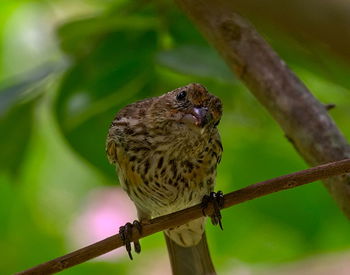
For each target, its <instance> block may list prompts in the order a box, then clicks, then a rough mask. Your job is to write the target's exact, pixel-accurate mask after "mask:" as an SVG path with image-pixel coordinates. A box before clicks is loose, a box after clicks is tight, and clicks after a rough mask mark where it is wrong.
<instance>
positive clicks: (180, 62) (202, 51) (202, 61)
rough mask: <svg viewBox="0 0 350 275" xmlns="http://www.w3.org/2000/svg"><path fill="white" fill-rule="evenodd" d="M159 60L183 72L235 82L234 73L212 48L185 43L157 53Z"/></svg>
mask: <svg viewBox="0 0 350 275" xmlns="http://www.w3.org/2000/svg"><path fill="white" fill-rule="evenodd" d="M157 60H158V62H159V63H160V64H161V65H163V66H167V67H169V68H171V69H173V70H175V71H178V72H181V73H183V74H190V75H195V76H200V77H206V78H216V79H218V80H221V81H225V82H229V83H230V82H231V83H233V82H235V78H234V76H233V73H232V72H231V71H230V70H229V68H228V67H227V65H226V64H225V63H224V61H223V60H222V59H221V58H220V57H219V55H218V54H217V53H216V52H215V51H214V50H213V49H211V48H209V47H205V46H197V45H184V46H181V47H178V48H175V49H171V50H168V51H162V52H160V53H159V54H158V55H157Z"/></svg>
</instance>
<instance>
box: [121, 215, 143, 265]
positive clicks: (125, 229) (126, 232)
mask: <svg viewBox="0 0 350 275" xmlns="http://www.w3.org/2000/svg"><path fill="white" fill-rule="evenodd" d="M134 227H135V228H136V229H137V231H138V232H139V233H140V234H141V231H142V225H141V223H140V222H139V221H137V220H135V221H133V223H132V224H131V223H129V222H128V223H126V224H125V225H124V226H121V227H119V236H120V238H121V240H122V241H123V243H124V245H125V248H126V251H128V255H129V258H130V260H132V254H131V237H132V230H133V228H134ZM134 250H135V252H136V253H140V252H141V245H140V242H139V240H135V241H134Z"/></svg>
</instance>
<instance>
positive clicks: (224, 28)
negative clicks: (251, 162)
mask: <svg viewBox="0 0 350 275" xmlns="http://www.w3.org/2000/svg"><path fill="white" fill-rule="evenodd" d="M176 2H177V3H178V4H179V5H180V6H181V7H182V8H183V10H184V11H185V12H186V13H187V14H188V16H189V17H190V18H191V19H192V20H193V21H194V23H195V24H196V25H197V26H198V27H199V29H200V30H201V31H202V32H203V34H204V35H205V36H206V37H207V39H208V40H209V42H211V43H212V44H213V45H214V46H215V47H216V48H217V50H218V51H219V52H220V54H221V55H222V56H223V58H224V59H225V61H226V62H227V63H228V65H229V66H230V68H231V69H232V71H233V72H235V74H236V75H237V77H239V78H240V79H241V80H242V81H243V82H244V84H245V85H246V86H247V87H248V88H249V89H250V91H251V92H252V93H253V94H254V96H255V97H256V98H257V99H258V100H259V101H260V103H261V104H262V105H264V107H265V108H266V109H267V110H268V111H269V112H270V114H271V115H272V116H273V118H274V119H275V120H276V121H277V122H278V123H279V125H280V126H281V128H282V129H283V131H284V132H285V135H286V137H287V138H288V140H289V141H291V143H292V144H293V145H294V147H295V149H296V150H297V151H298V153H299V154H300V155H301V156H302V157H303V158H304V159H305V160H306V161H307V162H308V163H309V164H310V165H311V166H315V165H319V164H322V163H327V162H331V161H335V160H340V159H344V158H349V157H350V146H349V144H348V143H347V141H346V140H345V138H344V136H343V135H342V133H341V132H340V131H339V129H338V128H337V127H336V125H335V123H334V122H333V120H332V119H331V118H330V117H329V115H328V113H327V110H326V108H325V107H324V105H323V104H321V103H320V102H319V101H318V100H317V99H316V98H315V97H314V96H313V95H312V94H311V93H310V92H309V91H308V89H307V88H306V87H305V85H304V84H303V83H302V82H301V81H300V80H299V79H298V78H297V77H296V76H295V75H294V74H293V73H292V72H291V71H290V70H289V68H288V67H287V66H286V65H285V63H284V62H283V61H282V60H281V59H280V58H279V57H278V55H277V54H276V53H275V52H274V51H273V49H272V48H271V47H270V46H269V45H268V44H267V43H266V41H265V40H264V39H263V38H262V37H261V36H260V35H259V34H258V33H257V31H256V30H255V29H254V28H253V27H252V26H251V25H250V24H249V23H248V22H247V21H246V20H245V19H243V18H242V17H241V16H239V15H238V14H236V13H235V12H234V8H233V7H234V6H235V1H228V0H176ZM325 185H326V187H327V189H328V191H329V192H330V193H331V195H332V196H333V197H334V199H335V200H336V201H337V203H338V205H339V206H340V207H341V209H342V210H343V211H344V213H345V214H346V215H347V216H348V218H350V177H341V178H340V177H338V178H332V179H328V180H326V181H325Z"/></svg>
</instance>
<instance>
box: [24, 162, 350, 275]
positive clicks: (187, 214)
mask: <svg viewBox="0 0 350 275" xmlns="http://www.w3.org/2000/svg"><path fill="white" fill-rule="evenodd" d="M346 173H350V159H345V160H341V161H337V162H332V163H328V164H324V165H320V166H317V167H313V168H310V169H306V170H302V171H298V172H295V173H292V174H289V175H284V176H280V177H277V178H274V179H270V180H267V181H263V182H259V183H256V184H253V185H249V186H247V187H245V188H242V189H239V190H237V191H234V192H231V193H228V194H226V195H225V196H224V200H225V203H224V207H223V208H227V207H231V206H233V205H236V204H239V203H242V202H245V201H248V200H252V199H256V198H259V197H262V196H265V195H268V194H271V193H274V192H278V191H283V190H286V189H290V188H294V187H297V186H300V185H303V184H307V183H310V182H313V181H316V180H320V179H325V178H329V177H333V176H336V175H338V176H339V175H345V174H346ZM212 212H213V208H212V205H209V206H208V208H207V209H206V213H207V214H209V213H212ZM201 216H203V214H202V207H201V205H200V204H197V205H195V206H192V207H190V208H187V209H184V210H181V211H178V212H175V213H172V214H169V215H166V216H161V217H158V218H155V219H152V220H150V221H149V223H147V224H143V226H142V234H139V233H138V231H137V230H136V229H135V230H133V234H132V236H133V240H134V239H138V238H143V237H146V236H149V235H151V234H154V233H156V232H159V231H163V230H165V229H167V228H169V227H175V226H179V225H182V224H185V223H187V222H189V221H191V220H194V219H197V218H199V217H201ZM121 246H123V242H122V241H121V239H120V237H119V234H116V235H113V236H111V237H109V238H106V239H104V240H102V241H99V242H97V243H94V244H92V245H89V246H87V247H84V248H81V249H79V250H76V251H74V252H72V253H69V254H67V255H64V256H62V257H59V258H56V259H54V260H51V261H48V262H46V263H43V264H40V265H37V266H35V267H33V268H31V269H28V270H25V271H22V272H19V273H17V275H29V274H31V275H32V274H38V275H39V274H52V273H56V272H60V271H62V270H64V269H66V268H69V267H72V266H75V265H78V264H80V263H83V262H85V261H88V260H90V259H93V258H95V257H98V256H100V255H102V254H105V253H107V252H109V251H111V250H113V249H116V248H118V247H121Z"/></svg>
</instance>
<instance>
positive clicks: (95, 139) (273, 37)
mask: <svg viewBox="0 0 350 275" xmlns="http://www.w3.org/2000/svg"><path fill="white" fill-rule="evenodd" d="M0 10H1V15H0V152H1V153H0V257H1V261H0V273H1V274H11V273H13V272H16V271H20V270H23V269H26V268H29V267H31V266H33V265H36V264H38V263H41V262H44V261H47V260H49V259H51V258H55V257H58V256H61V255H63V254H66V253H68V252H70V251H72V250H73V249H77V248H79V247H82V246H85V245H87V244H90V243H91V242H93V241H96V240H98V238H97V237H96V236H100V235H98V233H96V232H97V231H98V229H96V228H95V227H89V226H84V225H86V224H95V225H96V226H97V227H98V222H97V224H96V222H95V223H94V221H91V220H89V219H93V217H96V216H98V215H99V213H100V212H99V211H100V210H101V209H104V208H103V207H104V203H105V201H104V198H106V196H108V194H116V203H119V206H118V207H116V209H114V210H115V213H114V214H113V215H114V216H118V215H119V214H118V213H123V215H126V217H127V220H132V219H133V218H134V216H133V215H134V212H133V208H132V205H131V204H130V203H129V202H128V200H127V199H126V198H125V195H124V194H123V192H122V191H121V190H120V188H119V185H118V182H117V177H116V175H115V171H114V168H113V167H112V166H111V165H109V163H108V161H107V158H106V156H105V149H104V146H105V145H104V143H105V138H106V134H107V130H108V127H109V124H110V122H111V121H112V119H113V117H114V115H115V113H116V112H117V111H118V110H119V109H120V108H121V107H123V106H124V105H126V104H128V103H131V102H133V101H136V100H139V99H143V98H145V97H150V96H157V95H160V94H162V93H164V92H166V91H169V90H172V89H174V88H177V87H179V86H182V85H186V84H188V83H190V82H199V83H202V84H203V85H205V86H206V87H207V88H208V90H209V91H210V92H211V93H214V94H215V95H217V96H219V97H220V98H221V99H222V101H223V103H224V116H223V118H222V120H221V124H220V126H219V130H220V132H221V136H222V142H223V146H224V154H223V158H222V162H221V164H220V166H219V168H218V177H217V189H218V190H223V191H224V193H225V192H226V193H227V192H230V191H233V190H235V189H238V188H241V187H243V186H246V185H249V184H252V183H255V182H259V181H262V180H265V179H269V178H272V177H276V176H279V175H283V174H287V173H290V172H294V171H297V170H300V169H304V168H306V167H307V165H306V164H305V163H304V161H303V160H302V159H301V157H300V156H299V155H298V154H297V153H296V152H295V150H294V149H293V147H292V145H291V144H290V143H289V142H288V141H287V139H286V138H285V137H284V134H283V132H282V131H281V129H280V128H279V127H278V125H277V124H276V123H275V121H274V120H273V119H272V118H271V117H270V116H269V114H268V113H267V112H266V111H265V109H263V107H262V106H261V105H260V104H259V103H258V102H257V101H256V100H255V98H253V97H252V95H251V94H250V93H249V91H247V89H246V88H245V87H244V86H243V85H242V83H240V82H239V81H238V80H237V79H235V77H234V76H233V75H232V73H231V72H230V71H229V69H228V68H227V66H226V65H225V63H224V61H223V60H222V59H221V58H220V57H219V56H218V54H217V53H216V52H215V50H213V49H212V48H211V47H210V46H209V45H208V44H207V42H206V41H205V40H204V39H203V38H202V36H201V35H200V34H199V33H198V31H197V30H196V28H195V27H194V26H193V25H192V24H191V22H189V21H188V19H187V18H186V17H185V16H184V14H182V13H181V11H180V10H179V9H178V8H177V7H176V6H175V5H174V4H173V3H172V2H170V1H155V2H154V3H148V2H147V1H141V2H139V1H126V0H125V1H97V0H95V1H94V0H90V1H80V0H78V1H68V0H67V1H63V0H53V1H11V0H8V1H6V0H2V1H1V2H0ZM259 28H261V31H262V32H263V35H264V36H265V37H266V38H267V40H268V41H269V42H270V43H271V44H272V46H273V47H274V48H275V49H276V51H277V52H278V53H279V54H280V55H281V56H282V58H284V59H285V60H286V62H287V64H288V65H289V66H290V67H291V68H292V70H293V71H294V72H295V73H296V74H297V75H298V76H299V77H300V78H301V79H302V80H303V81H304V82H305V83H306V85H307V86H308V88H309V89H310V90H311V91H312V92H313V93H314V95H315V96H316V97H317V98H318V99H319V100H320V101H321V102H323V103H325V104H326V103H334V104H336V108H335V109H333V110H331V111H330V114H331V115H332V117H333V118H334V120H335V121H336V123H337V125H338V126H339V128H340V129H341V130H342V131H343V133H344V134H345V136H347V137H348V138H349V136H350V128H349V127H348V125H349V122H348V121H349V117H350V111H349V110H350V108H349V106H350V97H349V90H348V87H349V86H350V80H349V78H347V75H348V73H349V68H348V67H346V66H345V65H344V64H343V63H342V62H341V61H339V60H337V59H336V58H335V57H333V56H332V55H331V54H330V53H328V52H322V58H323V59H324V60H326V61H327V62H324V63H327V64H332V70H333V71H337V70H338V71H341V72H342V73H341V74H339V77H338V78H336V79H335V78H330V77H328V75H327V74H326V73H325V71H327V70H326V69H324V68H323V67H322V66H320V65H319V64H318V63H317V61H318V58H319V53H318V57H317V58H315V57H314V56H312V55H310V52H307V51H306V50H305V49H303V48H302V45H300V44H298V43H297V42H296V41H293V40H292V39H291V38H288V36H287V35H286V34H285V33H282V32H281V31H279V30H278V29H274V30H273V31H270V32H269V31H266V32H264V31H265V30H268V29H269V26H265V28H264V26H259ZM320 51H321V50H320ZM320 67H322V68H323V69H320ZM96 194H98V195H96ZM109 198H110V197H109ZM106 204H107V203H106ZM110 205H113V203H112V204H108V205H107V206H106V207H107V208H108V207H109V209H110V208H111V207H110ZM112 207H113V206H112ZM222 214H223V224H224V231H223V232H221V231H220V230H219V229H218V228H214V227H213V226H211V225H210V224H208V226H207V232H208V239H209V245H210V248H211V254H212V257H213V260H214V263H215V265H216V268H217V270H218V271H219V272H221V273H222V274H232V272H231V271H232V270H237V269H239V268H241V267H244V269H246V270H253V271H254V272H255V273H254V274H260V272H262V271H266V270H267V269H268V268H270V267H275V266H283V265H284V264H286V263H291V262H298V261H302V260H303V259H308V258H310V257H311V258H312V257H317V256H319V255H323V254H329V253H340V254H341V253H343V252H345V251H347V250H349V249H350V238H349V232H350V224H349V222H348V220H347V219H346V218H345V217H344V216H343V214H342V213H341V211H340V210H339V209H338V208H337V206H336V205H335V202H334V201H333V200H332V199H331V197H330V196H329V195H328V193H327V192H326V190H325V188H324V187H323V186H322V184H321V183H320V182H316V183H312V184H309V185H306V186H303V187H299V188H296V189H293V190H289V191H284V192H279V193H277V194H273V195H269V196H266V197H263V198H260V199H256V200H253V201H249V202H246V203H244V204H241V205H238V206H235V207H232V208H230V209H227V210H224V211H223V213H222ZM94 215H95V216H94ZM114 216H113V217H114ZM128 217H129V218H128ZM106 219H107V220H105V221H104V222H107V223H108V221H109V220H108V217H107V218H106ZM112 220H113V219H112ZM90 222H91V223H90ZM104 222H103V223H104ZM109 222H110V221H109ZM103 223H101V224H103ZM120 225H121V224H115V225H113V224H112V225H109V230H110V232H111V233H110V234H112V233H113V232H117V231H118V228H119V226H120ZM113 227H114V228H115V229H113ZM95 231H96V232H95ZM84 236H85V237H84ZM86 236H87V237H86ZM107 236H108V235H106V236H105V237H107ZM94 238H95V239H94ZM96 238H97V239H96ZM141 242H142V248H143V252H142V254H141V255H140V256H138V255H137V256H135V260H134V261H133V262H130V261H129V260H128V258H127V255H126V253H124V251H122V249H121V252H119V254H117V255H114V256H111V257H110V258H108V259H106V258H101V259H97V260H94V261H90V262H88V263H84V264H81V265H79V266H77V267H74V268H71V269H69V270H66V271H64V272H62V274H135V273H136V272H138V274H164V273H163V272H165V271H163V269H162V268H165V267H166V266H167V265H168V262H167V256H166V248H165V243H164V241H163V236H162V234H161V233H158V234H155V235H153V236H150V237H148V238H146V239H144V240H142V241H141ZM155 259H156V261H155ZM237 274H239V273H237Z"/></svg>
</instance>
